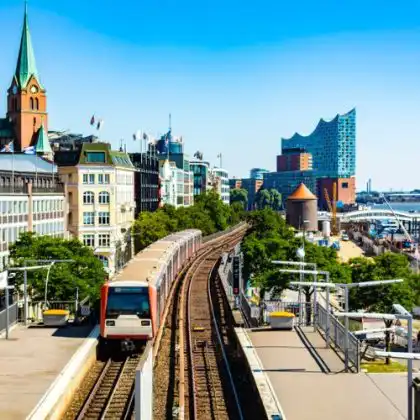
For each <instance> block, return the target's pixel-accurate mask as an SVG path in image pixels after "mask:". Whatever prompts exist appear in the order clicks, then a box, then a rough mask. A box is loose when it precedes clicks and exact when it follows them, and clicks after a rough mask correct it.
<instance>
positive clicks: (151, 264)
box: [100, 229, 202, 350]
mask: <svg viewBox="0 0 420 420" xmlns="http://www.w3.org/2000/svg"><path fill="white" fill-rule="evenodd" d="M201 246H202V234H201V231H200V230H196V229H190V230H184V231H182V232H178V233H174V234H172V235H169V236H166V237H165V238H163V239H160V240H159V241H157V242H154V243H153V244H151V245H150V246H148V247H147V248H145V249H144V250H143V251H141V252H139V253H138V254H137V255H136V256H135V257H134V258H133V259H132V260H131V261H130V262H129V263H128V264H127V266H126V267H125V268H124V269H123V270H122V271H121V273H119V274H118V275H117V276H116V277H115V279H113V280H112V281H110V282H108V283H105V284H104V285H103V286H102V290H101V315H100V317H101V318H100V326H101V333H100V334H101V341H102V343H101V344H102V345H105V346H108V345H118V346H121V347H122V348H123V349H125V350H130V349H134V348H135V347H137V345H138V344H140V343H142V342H144V341H145V340H149V339H152V338H153V337H154V336H155V335H156V333H157V330H158V328H159V325H160V320H161V317H162V313H163V311H164V308H165V304H166V300H167V298H168V295H169V290H170V288H171V284H172V282H173V281H174V279H175V277H176V276H177V275H178V273H179V272H180V271H181V270H182V268H183V267H184V266H185V264H186V262H187V261H188V259H189V258H190V257H192V256H193V254H195V253H196V252H197V251H198V250H199V249H200V248H201Z"/></svg>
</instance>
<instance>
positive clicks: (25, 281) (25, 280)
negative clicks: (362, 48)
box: [9, 260, 74, 326]
mask: <svg viewBox="0 0 420 420" xmlns="http://www.w3.org/2000/svg"><path fill="white" fill-rule="evenodd" d="M31 262H32V263H48V265H39V266H26V263H31ZM70 262H74V260H24V261H23V264H24V265H25V267H15V268H10V269H9V271H23V300H24V317H25V320H24V322H25V326H26V325H27V322H28V321H27V319H28V278H27V271H33V270H40V269H44V268H46V269H47V270H48V271H47V279H46V282H45V296H44V300H45V302H44V304H45V305H46V303H47V286H48V279H49V275H50V270H51V268H52V266H53V265H54V264H56V263H70Z"/></svg>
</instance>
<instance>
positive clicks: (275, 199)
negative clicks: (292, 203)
mask: <svg viewBox="0 0 420 420" xmlns="http://www.w3.org/2000/svg"><path fill="white" fill-rule="evenodd" d="M270 196H271V207H272V209H273V210H276V211H279V210H281V209H282V207H283V202H282V199H281V198H282V197H281V194H280V193H279V192H278V191H277V190H275V189H274V188H273V189H271V190H270Z"/></svg>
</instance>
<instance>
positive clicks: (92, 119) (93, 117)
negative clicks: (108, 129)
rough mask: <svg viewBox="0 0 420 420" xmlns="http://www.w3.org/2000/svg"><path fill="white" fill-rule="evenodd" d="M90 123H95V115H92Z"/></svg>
mask: <svg viewBox="0 0 420 420" xmlns="http://www.w3.org/2000/svg"><path fill="white" fill-rule="evenodd" d="M90 125H95V115H92V118H91V119H90Z"/></svg>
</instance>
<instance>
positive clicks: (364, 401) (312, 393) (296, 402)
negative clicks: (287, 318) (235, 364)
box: [248, 329, 406, 420]
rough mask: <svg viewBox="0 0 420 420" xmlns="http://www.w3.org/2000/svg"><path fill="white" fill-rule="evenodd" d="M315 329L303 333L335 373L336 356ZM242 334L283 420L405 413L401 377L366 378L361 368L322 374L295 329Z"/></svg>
mask: <svg viewBox="0 0 420 420" xmlns="http://www.w3.org/2000/svg"><path fill="white" fill-rule="evenodd" d="M316 334H318V336H319V333H313V332H311V331H310V330H309V331H307V332H305V336H306V337H307V339H308V340H310V342H311V344H312V346H313V347H314V348H315V349H316V350H317V352H319V355H322V357H323V359H324V361H325V363H326V364H327V365H328V366H329V368H330V369H331V372H334V373H336V372H335V371H337V370H338V371H339V368H340V366H339V363H338V362H337V359H338V360H340V359H339V358H338V357H337V355H336V354H335V353H334V351H333V350H330V351H329V349H325V346H324V343H323V342H322V341H320V340H319V338H318V337H317V335H316ZM248 335H249V337H250V339H251V343H252V345H253V348H254V349H255V350H256V352H257V355H258V358H259V359H260V361H261V364H262V367H261V368H262V371H263V372H265V373H266V375H267V376H268V378H269V380H270V382H271V386H272V388H273V390H274V392H275V394H276V396H277V398H278V400H279V402H280V404H281V406H282V408H283V411H284V414H285V417H286V418H287V419H288V420H308V419H310V420H318V419H319V420H337V419H339V420H354V419H356V418H357V419H358V420H403V419H404V418H405V414H406V409H405V408H404V393H405V392H406V387H404V386H403V384H402V382H401V380H402V378H398V377H395V380H393V378H394V377H393V376H392V377H391V376H390V377H383V378H380V377H378V378H372V377H371V376H370V375H366V374H363V373H361V374H355V373H336V374H332V373H330V374H325V373H323V372H322V370H321V369H320V367H319V366H318V364H317V363H316V362H315V360H314V358H313V357H312V356H311V354H310V353H309V351H308V349H307V348H306V347H305V345H304V344H303V343H302V341H301V339H300V338H299V336H298V335H297V333H296V332H295V331H276V330H268V329H267V330H262V331H248ZM321 340H322V338H321ZM330 352H332V353H330ZM340 362H341V361H340ZM341 366H342V362H341ZM376 376H378V375H376ZM382 387H386V388H387V389H386V390H383V389H382Z"/></svg>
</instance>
